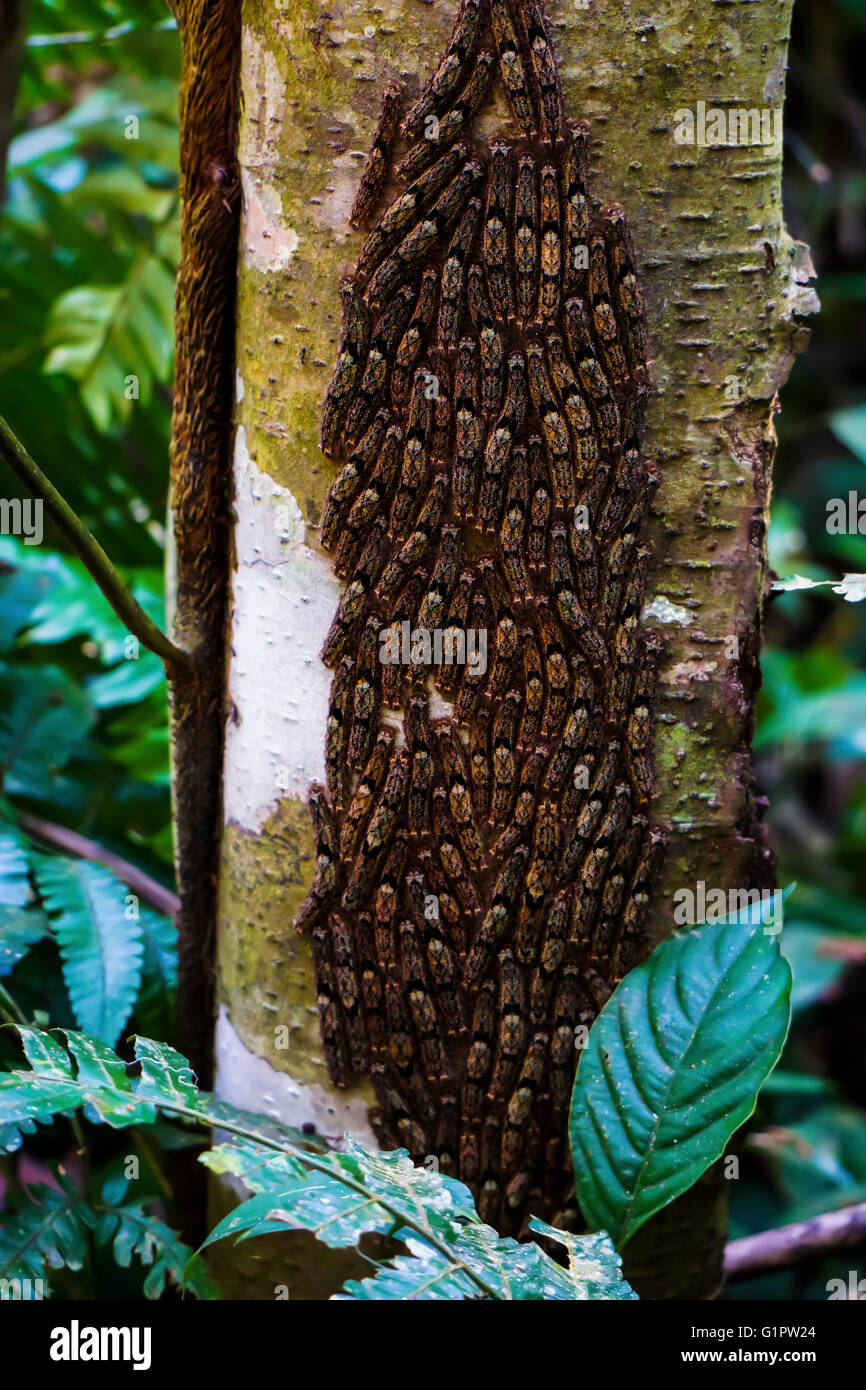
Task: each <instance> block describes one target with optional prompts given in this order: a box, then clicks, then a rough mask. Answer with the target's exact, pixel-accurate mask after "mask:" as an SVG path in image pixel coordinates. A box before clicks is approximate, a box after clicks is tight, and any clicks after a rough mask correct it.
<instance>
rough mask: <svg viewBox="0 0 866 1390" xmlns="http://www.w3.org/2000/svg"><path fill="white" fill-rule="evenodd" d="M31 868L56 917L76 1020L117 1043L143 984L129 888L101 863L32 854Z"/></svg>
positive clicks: (141, 949) (56, 932) (139, 940)
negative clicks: (129, 912)
mask: <svg viewBox="0 0 866 1390" xmlns="http://www.w3.org/2000/svg"><path fill="white" fill-rule="evenodd" d="M33 872H34V876H35V878H36V883H37V885H38V888H39V892H40V894H41V895H42V899H43V902H44V904H45V908H46V911H47V912H48V914H49V916H50V917H51V919H52V928H53V931H54V935H55V937H56V938H57V944H58V947H59V949H60V957H61V961H62V963H63V978H64V980H65V982H66V988H67V990H68V991H69V998H70V1002H71V1004H72V1008H73V1012H74V1014H75V1019H76V1022H77V1023H78V1024H79V1026H80V1027H81V1028H82V1029H83V1030H84V1031H86V1032H88V1033H92V1034H94V1035H95V1036H96V1037H97V1038H101V1039H102V1040H103V1041H104V1042H106V1043H109V1044H111V1043H114V1042H116V1041H117V1038H118V1037H119V1036H120V1030H121V1029H122V1027H123V1025H124V1024H125V1022H126V1020H127V1019H128V1018H129V1015H130V1013H131V1012H132V1007H133V1004H134V1003H135V999H136V996H137V994H138V989H139V985H140V983H141V971H142V961H143V957H144V942H143V940H142V931H141V926H140V923H139V922H138V921H136V920H134V919H128V918H127V917H126V916H125V915H124V900H125V898H126V897H127V895H128V891H129V890H128V889H127V888H126V887H125V885H124V884H122V883H121V882H120V880H119V879H117V878H115V876H114V874H113V873H111V872H110V871H109V870H108V869H106V868H103V867H102V865H100V864H91V863H88V862H87V861H86V860H80V859H62V858H48V857H45V856H42V855H34V857H33Z"/></svg>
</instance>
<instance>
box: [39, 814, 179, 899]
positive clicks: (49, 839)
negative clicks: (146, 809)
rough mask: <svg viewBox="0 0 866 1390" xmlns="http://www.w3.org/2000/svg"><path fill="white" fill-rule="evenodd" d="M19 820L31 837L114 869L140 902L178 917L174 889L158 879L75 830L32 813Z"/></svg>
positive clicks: (80, 857)
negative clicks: (34, 836) (33, 836)
mask: <svg viewBox="0 0 866 1390" xmlns="http://www.w3.org/2000/svg"><path fill="white" fill-rule="evenodd" d="M17 816H18V821H19V824H20V825H21V828H22V829H23V830H26V831H27V833H28V835H37V836H38V837H39V839H40V840H45V842H46V843H47V844H49V845H56V846H57V847H58V848H59V849H65V850H68V851H69V853H70V854H77V855H78V857H79V859H91V860H95V861H96V863H98V864H104V865H105V866H106V868H108V869H113V870H114V872H115V873H116V874H117V877H118V878H119V879H121V881H122V882H123V883H125V884H127V885H128V887H130V888H131V889H132V890H133V892H135V893H137V894H138V896H139V897H140V898H143V899H144V901H145V902H147V903H150V905H151V907H155V908H156V910H157V912H164V913H165V915H166V916H167V917H173V918H176V917H177V913H178V907H179V903H178V899H177V895H176V894H175V893H172V891H171V889H169V888H165V887H163V885H162V884H161V883H157V881H156V879H155V878H151V877H150V874H146V873H145V872H144V870H143V869H137V868H136V867H135V865H134V864H130V863H128V862H127V861H126V860H125V859H121V857H120V855H119V854H115V853H114V851H113V850H110V849H105V848H104V847H103V846H102V845H100V844H97V842H96V841H95V840H88V839H86V837H85V836H84V835H79V834H78V832H77V831H75V830H67V828H66V826H65V825H55V824H54V822H53V821H50V820H43V819H42V817H41V816H34V815H31V813H30V812H29V811H18V812H17Z"/></svg>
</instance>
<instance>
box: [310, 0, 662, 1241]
mask: <svg viewBox="0 0 866 1390" xmlns="http://www.w3.org/2000/svg"><path fill="white" fill-rule="evenodd" d="M497 75H498V77H499V79H501V82H502V84H503V87H504V90H505V93H506V95H507V98H508V101H509V104H510V108H511V114H512V120H511V124H510V127H509V128H508V130H507V131H506V132H504V133H503V134H502V136H500V137H498V138H496V139H493V140H491V141H490V142H483V141H481V140H479V138H478V137H477V136H476V135H475V133H474V125H473V122H474V119H475V117H476V115H477V114H478V112H479V111H480V110H481V108H482V106H483V104H484V102H485V100H486V99H487V96H488V94H489V92H490V90H491V84H492V83H493V81H494V80H495V79H496V77H497ZM403 97H404V93H403V89H402V86H401V85H400V84H391V85H389V87H388V88H387V89H386V91H385V94H384V102H383V108H382V115H381V119H380V121H379V124H378V126H377V129H376V132H375V135H374V139H373V147H372V150H371V154H370V157H369V160H368V163H367V166H366V168H365V171H364V173H363V175H362V179H361V186H360V189H359V193H358V197H357V199H356V202H355V207H354V209H353V215H352V220H353V223H357V224H359V225H360V224H363V225H367V226H368V230H367V235H366V239H365V240H364V243H363V245H362V247H361V250H360V254H359V257H358V261H357V267H356V270H355V272H354V273H353V274H352V275H349V276H348V277H347V278H346V279H345V280H344V281H343V283H342V285H341V288H340V298H341V304H342V330H341V336H340V341H339V347H338V351H337V363H336V367H335V370H334V374H333V377H332V379H331V383H330V385H329V387H328V391H327V394H326V397H325V402H324V406H323V412H322V433H321V439H322V448H323V450H324V452H325V453H326V454H328V455H329V456H331V457H332V458H335V459H338V460H340V461H341V467H340V469H339V471H338V473H337V475H336V477H335V480H334V483H333V485H332V488H331V491H330V494H329V497H328V500H327V504H326V506H325V509H324V514H323V517H322V528H321V539H322V544H323V545H324V546H325V547H326V548H327V549H329V550H330V551H331V552H332V553H333V554H334V564H335V569H336V572H337V573H338V574H339V575H340V577H341V578H342V579H343V580H344V581H345V589H344V593H343V597H342V599H341V601H340V604H339V607H338V609H337V612H336V614H335V617H334V620H333V624H332V626H331V630H330V632H329V633H328V636H327V639H326V642H325V646H324V650H323V659H324V660H325V662H326V663H327V664H328V665H329V666H331V667H332V668H333V670H334V680H333V687H332V692H331V699H330V704H329V709H328V719H327V733H326V744H325V769H326V785H325V786H314V787H313V789H312V791H311V795H310V808H311V813H312V816H313V825H314V831H315V839H316V870H315V876H314V880H313V883H312V887H311V889H310V892H309V896H308V898H307V901H306V902H305V904H304V906H303V907H302V909H301V911H300V913H299V915H298V925H299V926H300V927H301V928H303V929H304V930H306V931H308V932H310V933H311V936H312V942H313V958H314V963H315V970H316V981H317V993H318V1008H319V1016H320V1021H321V1034H322V1045H323V1050H324V1055H325V1058H326V1061H327V1066H328V1070H329V1073H330V1076H331V1079H332V1081H333V1082H334V1083H335V1084H336V1085H338V1086H343V1085H347V1084H349V1083H350V1082H351V1081H352V1079H353V1077H354V1076H356V1075H357V1074H359V1073H367V1074H369V1075H370V1076H371V1077H372V1079H373V1082H374V1084H375V1088H376V1091H377V1095H378V1104H377V1107H376V1110H375V1112H374V1115H373V1120H374V1123H375V1125H376V1127H377V1131H378V1133H379V1136H380V1138H381V1141H382V1142H383V1143H384V1144H387V1145H390V1146H396V1145H404V1146H405V1147H406V1148H408V1149H409V1151H410V1153H411V1154H412V1155H413V1157H415V1158H416V1159H419V1160H421V1159H424V1158H427V1157H429V1156H431V1155H435V1156H436V1157H437V1159H438V1163H439V1165H440V1168H441V1169H442V1170H443V1171H446V1172H450V1173H453V1174H455V1175H458V1176H460V1177H461V1178H462V1179H463V1180H464V1181H466V1182H467V1183H469V1184H470V1185H471V1187H472V1188H473V1190H474V1191H475V1193H476V1194H477V1197H478V1201H479V1208H480V1211H481V1214H482V1216H483V1217H484V1218H485V1220H488V1221H490V1222H492V1223H494V1224H496V1225H497V1226H498V1227H499V1228H500V1229H503V1230H512V1231H519V1230H521V1229H522V1226H523V1223H524V1222H525V1219H526V1214H527V1212H530V1211H532V1212H538V1213H542V1214H547V1215H548V1216H549V1215H551V1214H552V1213H557V1212H559V1213H560V1214H561V1217H562V1219H563V1220H566V1221H568V1220H569V1219H570V1217H573V1215H574V1213H573V1209H572V1207H570V1205H569V1203H570V1202H572V1200H573V1199H572V1197H571V1196H570V1188H571V1183H570V1177H569V1160H568V1147H567V1144H566V1142H565V1121H566V1115H567V1109H568V1102H569V1096H570V1090H571V1085H572V1081H573V1077H574V1071H575V1066H576V1061H577V1051H576V1046H575V1038H576V1036H579V1034H576V1030H579V1029H581V1027H582V1026H583V1025H585V1024H586V1023H588V1022H589V1021H591V1019H592V1018H593V1017H594V1015H595V1013H596V1012H597V1010H598V1008H599V1007H600V1005H601V1004H602V1003H603V1002H604V999H605V998H606V997H607V995H609V993H610V991H611V989H612V988H613V986H614V984H615V983H616V981H617V979H618V978H619V977H620V976H621V975H622V974H623V972H624V971H625V970H627V969H628V968H629V967H630V965H631V964H633V963H634V962H635V960H636V959H638V958H639V956H640V954H641V951H642V949H643V946H644V922H645V916H646V909H647V904H648V901H649V892H650V890H651V887H652V882H653V878H654V875H655V873H656V872H657V869H658V865H659V861H660V857H661V854H662V852H663V847H664V834H663V832H662V831H661V830H660V829H659V828H658V827H656V826H655V825H654V824H653V821H652V804H651V803H652V797H653V768H652V729H653V711H654V685H655V670H656V664H657V658H658V651H657V647H656V645H655V643H654V642H653V640H652V639H650V638H649V637H647V636H646V635H645V634H644V633H643V631H642V629H641V625H640V614H641V609H642V606H643V600H644V595H645V590H646V585H647V579H648V569H649V562H650V557H651V553H650V549H649V546H648V544H647V543H646V540H645V526H644V522H645V518H646V514H647V511H648V507H649V503H650V500H651V498H652V494H653V489H654V486H655V483H656V481H657V478H656V474H655V470H654V468H653V466H652V465H651V464H648V463H647V462H646V461H645V460H644V459H643V457H642V453H641V440H642V435H643V416H644V408H645V404H646V399H647V394H648V384H647V381H648V379H647V369H646V353H647V349H646V334H645V324H644V311H643V305H642V300H641V295H640V290H639V287H638V282H637V276H636V271H635V266H634V260H633V256H632V250H631V243H630V238H629V233H628V228H627V225H626V220H625V215H624V213H623V210H622V208H620V207H619V206H618V205H617V204H610V205H608V206H606V207H598V205H597V204H596V203H595V202H594V201H593V199H592V196H591V190H590V161H591V153H592V147H591V136H590V129H589V126H588V125H587V124H586V122H579V123H569V122H567V121H566V120H565V119H564V117H563V112H562V94H561V88H560V82H559V75H558V69H557V65H556V61H555V57H554V52H553V47H552V43H551V39H550V33H549V29H548V25H547V20H546V18H545V15H544V11H543V8H542V5H541V3H540V0H463V3H462V4H461V6H460V10H459V13H458V15H457V18H456V21H455V25H454V30H453V33H452V35H451V39H450V41H449V43H448V45H447V47H446V49H445V52H444V54H443V56H442V59H441V62H440V64H439V66H438V68H437V69H436V71H435V72H434V73H433V75H432V76H431V78H430V80H429V81H428V82H427V84H426V86H425V87H424V88H423V90H422V91H421V92H420V94H419V95H418V96H417V97H416V99H415V101H414V103H413V104H412V105H411V107H410V108H409V109H408V111H406V112H405V114H403V115H402V120H401V119H400V111H401V103H402V101H403ZM398 127H399V129H398ZM398 141H402V148H399V149H398V150H397V155H396V156H395V146H397V144H398ZM395 157H396V158H397V162H396V165H394V163H393V161H394V159H395ZM389 181H390V182H391V183H394V182H396V183H397V185H398V192H397V193H396V195H395V197H394V198H393V200H392V201H391V203H390V206H389V207H388V208H387V210H386V211H385V212H384V213H381V214H378V203H379V200H380V198H381V196H382V193H383V190H384V188H385V187H386V185H387V184H388V183H389ZM398 726H399V729H400V730H401V731H402V732H400V733H398Z"/></svg>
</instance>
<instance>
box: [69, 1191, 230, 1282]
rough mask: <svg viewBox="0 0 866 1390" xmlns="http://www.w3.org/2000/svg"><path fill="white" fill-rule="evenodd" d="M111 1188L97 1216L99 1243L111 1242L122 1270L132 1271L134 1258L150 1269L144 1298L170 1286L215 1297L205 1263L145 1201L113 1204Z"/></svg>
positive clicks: (97, 1239) (96, 1229) (211, 1280)
mask: <svg viewBox="0 0 866 1390" xmlns="http://www.w3.org/2000/svg"><path fill="white" fill-rule="evenodd" d="M121 1182H123V1179H121ZM110 1187H111V1184H108V1185H107V1188H106V1190H104V1191H103V1201H102V1202H101V1203H100V1204H99V1206H98V1207H97V1209H96V1213H94V1217H95V1218H96V1219H94V1220H93V1221H92V1224H93V1226H94V1229H95V1239H96V1243H97V1244H98V1245H106V1244H108V1243H109V1242H110V1243H111V1248H112V1254H113V1256H114V1259H115V1262H116V1263H117V1264H118V1265H120V1267H121V1268H122V1269H128V1268H129V1266H130V1265H131V1264H132V1260H133V1256H135V1257H136V1258H137V1259H139V1260H140V1261H141V1263H142V1264H143V1265H145V1266H148V1270H147V1274H146V1276H145V1280H144V1289H143V1292H144V1296H145V1298H149V1299H152V1298H160V1297H161V1296H162V1294H163V1291H164V1290H165V1288H166V1287H167V1286H169V1285H175V1286H176V1287H177V1288H185V1289H186V1290H188V1291H189V1292H190V1293H193V1294H195V1296H196V1298H204V1299H211V1298H216V1297H217V1296H218V1290H217V1287H216V1284H215V1283H214V1280H213V1279H212V1278H211V1276H210V1274H209V1272H208V1270H207V1266H206V1265H205V1263H204V1261H203V1260H202V1259H201V1258H200V1257H199V1256H197V1255H196V1254H195V1252H194V1251H193V1250H192V1249H191V1248H190V1247H189V1246H188V1245H185V1244H184V1242H183V1241H182V1240H181V1239H180V1237H179V1236H178V1234H177V1233H176V1232H175V1231H173V1230H172V1229H171V1227H170V1226H167V1225H166V1223H165V1222H164V1221H160V1220H159V1218H158V1217H156V1216H154V1215H153V1213H152V1212H149V1211H148V1210H147V1208H146V1205H145V1204H144V1203H143V1202H136V1201H128V1202H124V1203H122V1204H118V1203H117V1202H116V1201H115V1202H112V1201H111V1193H110V1191H109V1190H108V1189H109V1188H110Z"/></svg>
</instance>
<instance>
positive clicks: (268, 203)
mask: <svg viewBox="0 0 866 1390" xmlns="http://www.w3.org/2000/svg"><path fill="white" fill-rule="evenodd" d="M241 186H242V188H243V191H244V210H243V216H242V218H241V235H242V237H243V246H244V260H245V261H246V263H247V265H251V266H252V267H253V269H254V270H285V268H286V266H287V265H288V264H289V261H290V260H291V259H292V256H294V254H295V252H296V251H297V249H298V246H299V244H300V242H299V239H298V234H297V232H296V231H294V230H293V229H292V228H291V227H284V226H283V225H282V216H283V206H282V202H281V201H280V195H279V193H278V192H277V190H276V189H275V188H272V187H271V186H270V184H266V183H262V182H261V181H260V180H259V179H258V178H257V176H255V175H253V174H251V173H250V172H249V171H248V170H247V169H242V170H241Z"/></svg>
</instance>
